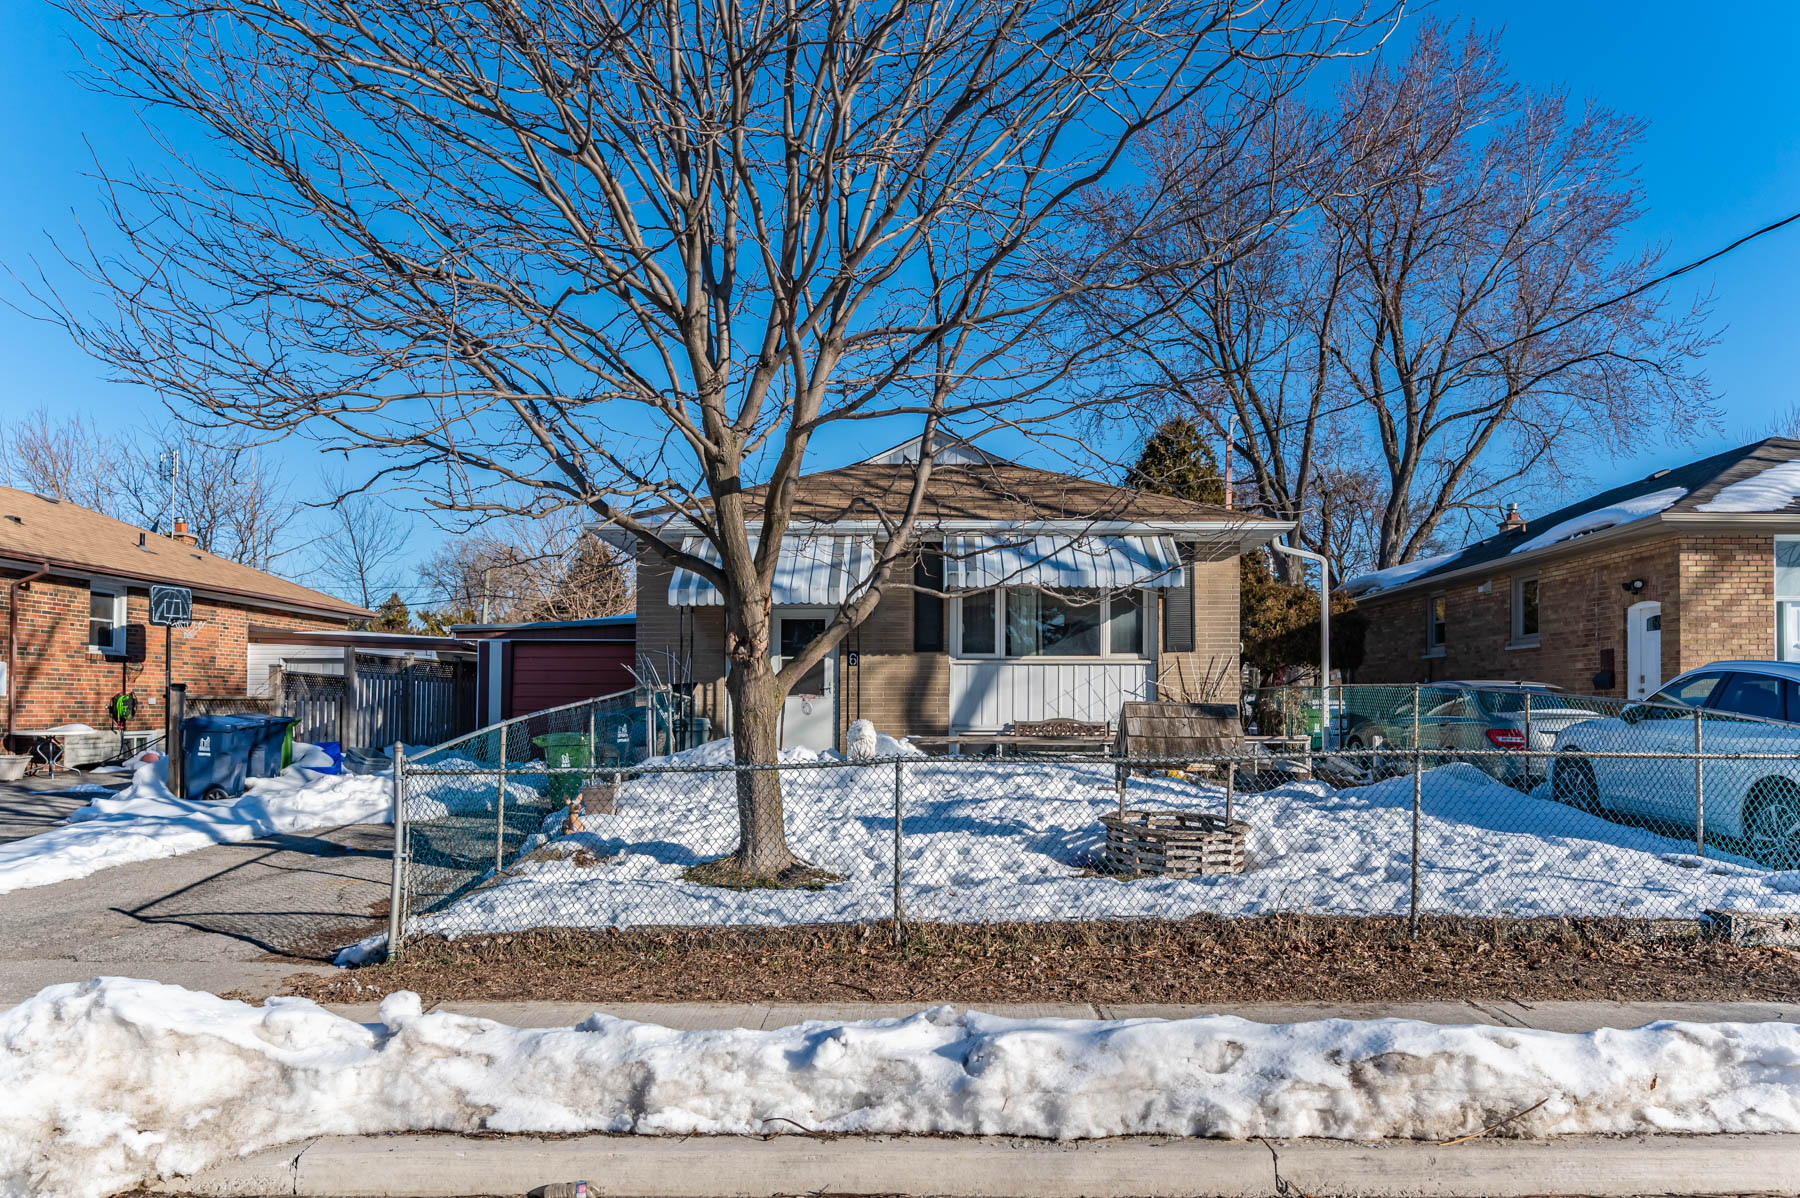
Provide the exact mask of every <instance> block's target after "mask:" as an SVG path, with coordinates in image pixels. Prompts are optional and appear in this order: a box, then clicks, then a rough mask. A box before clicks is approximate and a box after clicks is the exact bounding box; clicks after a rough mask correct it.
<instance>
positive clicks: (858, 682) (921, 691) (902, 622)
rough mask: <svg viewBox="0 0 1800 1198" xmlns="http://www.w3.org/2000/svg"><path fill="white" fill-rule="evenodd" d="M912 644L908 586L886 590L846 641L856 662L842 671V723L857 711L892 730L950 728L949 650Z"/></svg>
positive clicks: (937, 732) (940, 732)
mask: <svg viewBox="0 0 1800 1198" xmlns="http://www.w3.org/2000/svg"><path fill="white" fill-rule="evenodd" d="M912 645H913V595H912V592H911V591H904V590H903V591H896V592H893V593H890V594H888V595H886V596H884V597H883V599H882V601H881V602H880V603H878V604H877V605H876V607H875V610H874V612H872V613H871V614H870V616H869V618H868V619H867V620H866V621H864V623H863V626H862V627H861V628H860V629H858V630H855V631H853V632H851V634H850V636H849V637H848V638H847V639H846V640H845V642H844V646H843V647H844V649H845V650H847V651H854V652H855V653H856V655H857V664H856V665H855V666H851V665H848V664H846V665H845V666H844V669H843V674H842V677H843V680H844V685H843V688H842V690H841V692H840V693H841V695H842V697H843V702H842V703H841V704H839V708H838V710H839V713H840V716H841V722H842V723H843V725H844V726H845V727H848V726H849V723H850V721H851V720H854V719H856V718H858V716H859V714H860V716H861V718H862V719H865V720H869V721H871V722H872V723H873V724H874V725H875V726H876V727H877V728H879V729H881V731H883V732H887V733H890V734H892V735H894V736H944V735H946V734H947V733H948V732H949V731H950V658H949V655H948V654H945V653H914V652H913V651H912ZM842 660H843V661H845V662H846V663H848V661H849V658H848V656H846V657H844V658H843V659H842Z"/></svg>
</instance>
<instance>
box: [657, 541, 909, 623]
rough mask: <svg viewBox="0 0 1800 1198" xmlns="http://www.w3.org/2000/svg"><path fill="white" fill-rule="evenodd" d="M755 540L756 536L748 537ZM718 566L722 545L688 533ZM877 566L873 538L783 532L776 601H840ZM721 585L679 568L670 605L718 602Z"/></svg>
mask: <svg viewBox="0 0 1800 1198" xmlns="http://www.w3.org/2000/svg"><path fill="white" fill-rule="evenodd" d="M750 544H751V545H752V546H755V544H756V538H755V537H754V536H752V537H751V538H750ZM681 548H682V550H683V551H684V552H687V553H691V554H693V555H694V556H695V557H698V558H701V559H702V560H704V561H709V562H711V563H713V564H714V565H715V566H716V565H718V564H719V551H718V550H717V549H715V548H713V546H712V543H711V542H710V541H708V540H707V539H706V538H705V537H688V538H687V539H686V540H684V541H683V542H682V544H681ZM874 572H875V538H873V537H830V536H819V535H816V534H811V533H789V534H787V535H786V536H784V537H782V538H781V553H780V555H779V556H778V557H777V558H776V559H775V587H774V601H775V602H776V603H778V604H781V605H783V606H791V607H836V606H837V605H838V604H840V603H842V602H843V601H844V600H845V598H846V597H848V596H849V595H850V593H851V592H852V590H854V589H855V588H856V587H857V586H860V585H861V584H862V583H864V582H867V581H868V578H869V575H870V574H872V573H874ZM721 603H722V600H721V599H720V598H719V590H718V588H717V587H715V586H713V584H712V583H710V582H708V581H707V580H706V579H704V578H702V577H700V576H699V575H698V574H695V573H692V572H690V571H688V570H676V571H675V576H674V577H673V578H671V579H670V580H669V606H670V607H718V606H720V605H721Z"/></svg>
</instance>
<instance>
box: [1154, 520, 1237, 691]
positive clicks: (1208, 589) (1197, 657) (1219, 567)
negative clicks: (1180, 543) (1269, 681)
mask: <svg viewBox="0 0 1800 1198" xmlns="http://www.w3.org/2000/svg"><path fill="white" fill-rule="evenodd" d="M1240 578H1241V573H1240V567H1239V565H1238V560H1237V558H1236V557H1235V556H1233V557H1228V558H1224V559H1222V560H1219V561H1202V562H1195V563H1194V566H1193V580H1194V585H1193V587H1192V588H1191V589H1190V591H1189V594H1190V597H1191V599H1192V602H1193V605H1194V613H1193V614H1194V650H1193V652H1191V653H1168V652H1164V651H1162V649H1161V645H1162V630H1161V627H1160V624H1159V626H1158V629H1157V645H1158V651H1157V655H1156V679H1157V685H1158V688H1159V690H1160V691H1161V695H1162V697H1163V698H1165V699H1180V700H1184V701H1188V702H1223V703H1235V702H1236V701H1237V698H1238V692H1239V689H1240V686H1241V683H1242V678H1243V672H1242V669H1241V666H1240V656H1239V652H1240V650H1241V649H1242V647H1243V641H1242V632H1241V631H1240V626H1239V622H1238V616H1239V596H1238V583H1239V580H1240ZM1163 594H1164V602H1165V603H1166V602H1168V601H1169V600H1170V599H1172V598H1173V595H1174V593H1173V592H1163Z"/></svg>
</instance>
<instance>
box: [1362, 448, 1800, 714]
mask: <svg viewBox="0 0 1800 1198" xmlns="http://www.w3.org/2000/svg"><path fill="white" fill-rule="evenodd" d="M1796 497H1800V441H1792V440H1788V439H1786V438H1783V437H1771V438H1768V439H1766V440H1763V441H1758V442H1756V443H1755V444H1752V445H1746V446H1744V447H1742V448H1740V449H1734V450H1732V451H1730V452H1729V453H1722V454H1719V455H1717V456H1715V457H1710V458H1704V459H1701V460H1700V461H1697V462H1690V463H1688V464H1687V465H1685V466H1680V467H1676V468H1674V469H1669V470H1658V471H1656V472H1655V473H1653V474H1651V475H1649V476H1648V477H1646V478H1643V479H1640V480H1638V481H1637V482H1634V483H1629V484H1627V485H1625V486H1622V487H1615V488H1613V489H1612V490H1610V491H1605V492H1602V493H1601V494H1598V495H1594V496H1591V497H1589V498H1587V499H1584V500H1582V501H1580V502H1579V503H1573V504H1570V505H1569V506H1567V507H1564V508H1562V509H1560V510H1558V511H1554V512H1550V513H1547V514H1546V515H1544V516H1542V517H1538V516H1535V515H1533V514H1532V513H1529V512H1526V513H1523V514H1519V513H1517V512H1516V510H1515V512H1513V513H1509V515H1508V517H1507V519H1506V521H1505V522H1504V523H1503V524H1502V526H1501V529H1500V531H1499V532H1498V533H1497V534H1496V535H1494V536H1491V537H1489V538H1487V539H1486V540H1483V541H1477V542H1476V543H1475V544H1473V545H1470V546H1468V547H1466V548H1464V549H1461V550H1458V551H1457V552H1455V553H1451V554H1446V555H1444V556H1442V557H1437V558H1431V559H1427V560H1421V561H1417V562H1411V563H1408V564H1406V565H1402V566H1396V567H1394V568H1392V569H1389V570H1384V571H1380V572H1377V573H1373V574H1367V575H1364V576H1362V577H1360V578H1353V579H1350V580H1348V581H1347V582H1346V583H1345V584H1344V590H1345V591H1346V592H1348V593H1349V594H1351V595H1352V596H1354V597H1356V600H1357V603H1358V606H1359V607H1361V609H1362V610H1363V612H1364V613H1365V614H1366V615H1367V618H1368V637H1367V644H1366V649H1365V654H1364V659H1363V665H1362V666H1361V668H1359V669H1358V670H1357V672H1356V681H1358V682H1404V683H1410V682H1420V681H1425V682H1431V681H1453V680H1468V679H1518V680H1528V681H1536V682H1548V683H1552V684H1554V685H1557V686H1562V687H1565V688H1567V689H1569V690H1571V691H1576V692H1580V693H1586V694H1596V695H1606V696H1613V697H1622V698H1642V697H1644V696H1645V695H1648V694H1649V693H1650V692H1652V691H1654V690H1656V689H1657V687H1658V686H1659V685H1660V684H1661V683H1662V682H1663V681H1665V680H1667V679H1669V678H1672V677H1674V676H1675V675H1676V674H1679V673H1681V672H1682V671H1684V670H1690V669H1693V668H1694V667H1696V666H1701V665H1705V664H1706V663H1708V662H1712V661H1719V660H1724V659H1729V658H1780V659H1782V660H1790V661H1791V660H1800V502H1796Z"/></svg>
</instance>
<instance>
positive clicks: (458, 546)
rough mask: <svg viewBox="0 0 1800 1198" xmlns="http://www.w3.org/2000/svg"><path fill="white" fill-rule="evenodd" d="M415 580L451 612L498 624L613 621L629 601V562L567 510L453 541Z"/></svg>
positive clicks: (629, 605)
mask: <svg viewBox="0 0 1800 1198" xmlns="http://www.w3.org/2000/svg"><path fill="white" fill-rule="evenodd" d="M420 575H421V577H422V578H423V579H424V581H425V582H426V584H427V585H429V586H430V587H431V588H432V589H433V590H434V591H435V592H436V593H437V596H438V599H439V602H441V603H443V604H445V605H447V606H448V607H449V608H451V609H453V610H455V611H458V612H473V613H480V614H482V616H483V618H487V619H492V620H494V621H496V622H504V623H526V622H530V621H533V620H591V619H597V618H599V617H601V616H614V615H619V614H621V613H624V612H628V611H630V610H631V609H632V604H633V599H634V594H635V592H634V590H633V587H632V567H631V563H630V562H629V561H628V560H626V559H625V557H624V555H623V554H621V553H620V552H619V551H618V550H616V549H614V548H613V547H612V546H610V545H607V544H606V543H605V542H603V541H600V540H598V539H597V538H595V537H594V536H593V534H592V533H591V532H590V531H589V530H588V529H587V528H586V527H585V525H584V522H582V521H581V520H579V519H577V518H574V513H572V512H568V511H563V512H556V513H552V514H550V515H548V516H545V517H543V518H541V519H530V518H528V517H523V516H516V517H509V518H507V519H505V520H501V521H498V522H496V523H495V524H493V525H491V526H489V527H486V528H483V529H481V530H479V531H476V532H472V533H467V534H464V535H462V536H457V537H452V538H451V539H449V540H448V541H446V542H445V543H444V544H443V545H442V546H441V547H439V549H438V551H437V552H436V553H434V554H433V555H432V556H431V557H430V558H428V559H427V560H426V562H425V563H424V565H422V566H421V567H420Z"/></svg>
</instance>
